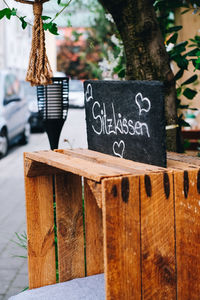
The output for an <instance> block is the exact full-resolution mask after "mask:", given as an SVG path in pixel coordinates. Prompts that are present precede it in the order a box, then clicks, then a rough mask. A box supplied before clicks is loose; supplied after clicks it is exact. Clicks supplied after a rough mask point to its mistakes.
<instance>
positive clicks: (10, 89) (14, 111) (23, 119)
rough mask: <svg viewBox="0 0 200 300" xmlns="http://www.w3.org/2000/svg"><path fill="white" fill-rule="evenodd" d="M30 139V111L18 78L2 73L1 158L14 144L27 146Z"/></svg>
mask: <svg viewBox="0 0 200 300" xmlns="http://www.w3.org/2000/svg"><path fill="white" fill-rule="evenodd" d="M29 137H30V123H29V111H28V104H27V101H26V99H25V98H24V97H23V95H22V88H21V84H20V81H19V80H18V79H17V77H16V76H15V75H14V74H12V73H10V72H9V71H0V157H3V156H5V155H6V154H7V152H8V148H9V146H10V145H11V144H12V143H13V142H20V143H21V144H26V143H28V141H29Z"/></svg>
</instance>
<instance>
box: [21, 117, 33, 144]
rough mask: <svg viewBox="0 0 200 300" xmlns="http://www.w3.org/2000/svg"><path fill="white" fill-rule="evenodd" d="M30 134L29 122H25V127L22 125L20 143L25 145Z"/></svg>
mask: <svg viewBox="0 0 200 300" xmlns="http://www.w3.org/2000/svg"><path fill="white" fill-rule="evenodd" d="M30 134H31V125H30V123H29V122H27V123H26V124H25V127H24V131H23V134H22V137H21V139H20V141H19V142H20V144H21V145H26V144H28V142H29V139H30Z"/></svg>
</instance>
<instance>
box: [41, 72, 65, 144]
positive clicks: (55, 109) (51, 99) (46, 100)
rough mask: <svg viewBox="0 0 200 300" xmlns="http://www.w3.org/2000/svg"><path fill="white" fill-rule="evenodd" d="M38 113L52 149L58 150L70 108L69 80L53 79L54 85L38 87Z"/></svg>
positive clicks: (62, 78) (63, 78)
mask: <svg viewBox="0 0 200 300" xmlns="http://www.w3.org/2000/svg"><path fill="white" fill-rule="evenodd" d="M37 99H38V111H39V113H40V114H41V116H42V118H43V122H44V129H45V131H46V133H47V135H48V138H49V143H50V146H51V149H52V150H53V149H57V148H58V142H59V138H60V133H61V130H62V127H63V124H64V122H65V120H66V118H67V113H68V107H69V78H68V77H53V78H52V84H49V85H40V86H38V87H37Z"/></svg>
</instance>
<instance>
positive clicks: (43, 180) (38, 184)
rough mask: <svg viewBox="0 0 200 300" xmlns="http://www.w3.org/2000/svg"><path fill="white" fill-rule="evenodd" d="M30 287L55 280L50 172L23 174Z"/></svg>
mask: <svg viewBox="0 0 200 300" xmlns="http://www.w3.org/2000/svg"><path fill="white" fill-rule="evenodd" d="M25 191H26V216H27V238H28V274H29V288H30V289H32V288H37V287H41V286H44V285H49V284H54V283H56V259H55V236H54V215H53V189H52V176H38V177H32V178H29V177H26V176H25Z"/></svg>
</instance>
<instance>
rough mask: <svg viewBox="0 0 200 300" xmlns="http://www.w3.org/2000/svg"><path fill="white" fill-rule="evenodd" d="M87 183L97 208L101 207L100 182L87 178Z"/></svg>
mask: <svg viewBox="0 0 200 300" xmlns="http://www.w3.org/2000/svg"><path fill="white" fill-rule="evenodd" d="M87 185H88V186H89V188H90V190H91V193H92V194H93V197H94V198H95V201H96V203H97V205H98V207H99V208H101V207H102V186H101V183H99V182H96V181H93V180H89V179H87Z"/></svg>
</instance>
